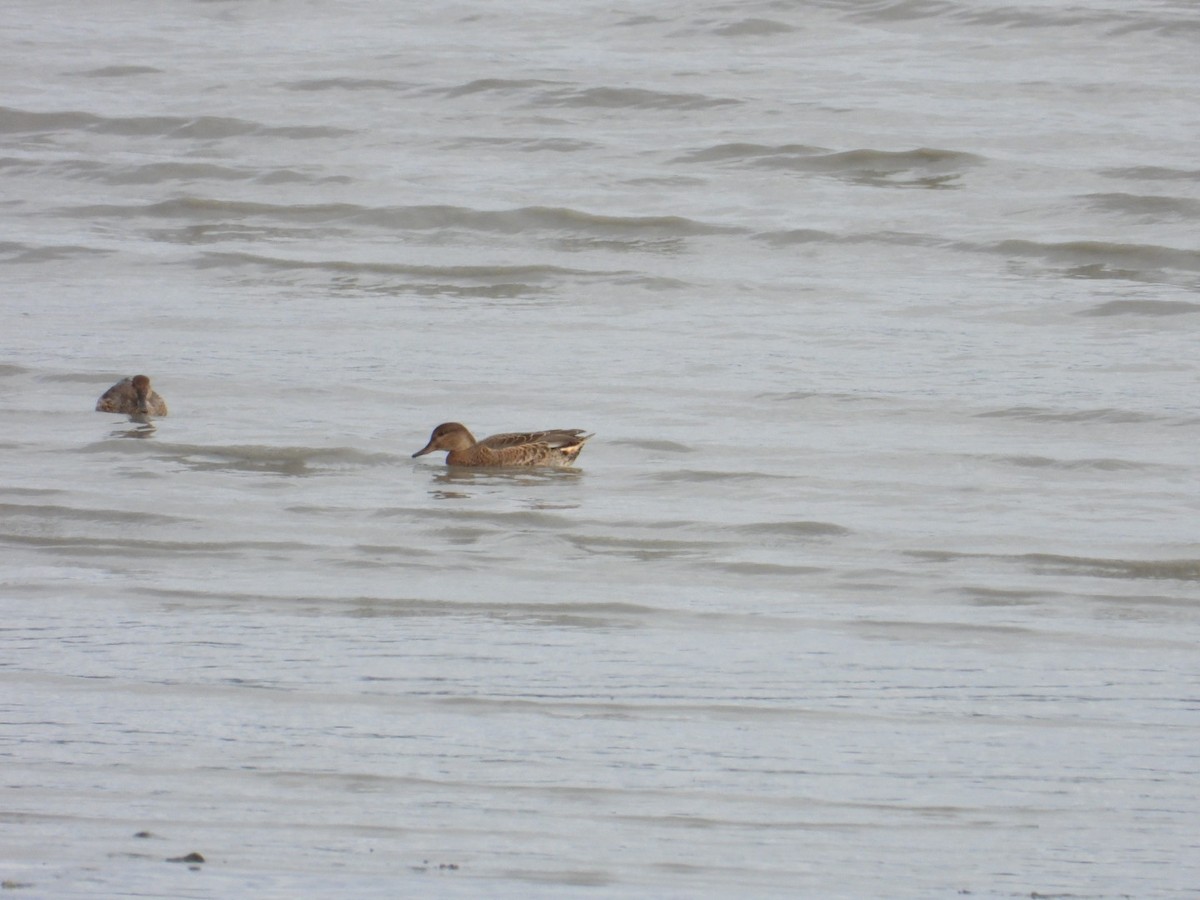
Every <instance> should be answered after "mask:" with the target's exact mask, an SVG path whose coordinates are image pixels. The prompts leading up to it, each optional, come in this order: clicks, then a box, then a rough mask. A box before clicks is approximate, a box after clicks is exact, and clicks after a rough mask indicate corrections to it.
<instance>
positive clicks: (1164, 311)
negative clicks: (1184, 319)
mask: <svg viewBox="0 0 1200 900" xmlns="http://www.w3.org/2000/svg"><path fill="white" fill-rule="evenodd" d="M1198 312H1200V303H1188V302H1186V301H1184V300H1110V301H1108V302H1107V303H1101V304H1100V305H1099V306H1093V307H1090V308H1089V309H1085V310H1083V311H1082V312H1079V313H1077V315H1080V316H1182V315H1188V314H1190V313H1198Z"/></svg>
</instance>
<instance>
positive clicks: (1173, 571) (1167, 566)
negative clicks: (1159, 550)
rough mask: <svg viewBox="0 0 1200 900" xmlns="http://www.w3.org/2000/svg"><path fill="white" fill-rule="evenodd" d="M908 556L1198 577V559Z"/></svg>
mask: <svg viewBox="0 0 1200 900" xmlns="http://www.w3.org/2000/svg"><path fill="white" fill-rule="evenodd" d="M906 553H907V555H908V556H912V557H915V558H918V559H927V560H931V561H933V562H956V561H958V560H971V559H995V560H1004V561H1007V562H1014V563H1019V564H1023V565H1028V566H1032V567H1035V568H1038V569H1042V570H1046V571H1050V572H1051V573H1056V574H1067V575H1085V576H1092V577H1096V578H1121V579H1148V580H1167V581H1200V559H1106V558H1103V557H1089V556H1067V555H1060V554H1055V553H1021V554H1001V553H958V552H955V551H948V550H909V551H906Z"/></svg>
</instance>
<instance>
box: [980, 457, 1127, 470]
mask: <svg viewBox="0 0 1200 900" xmlns="http://www.w3.org/2000/svg"><path fill="white" fill-rule="evenodd" d="M987 458H988V459H991V460H992V461H993V462H998V463H1002V464H1004V465H1010V466H1019V467H1021V468H1029V469H1062V470H1064V471H1098V472H1123V471H1128V470H1131V469H1147V468H1150V466H1148V465H1146V464H1145V463H1136V462H1130V461H1129V460H1125V459H1104V458H1099V459H1051V458H1050V457H1046V456H990V457H987Z"/></svg>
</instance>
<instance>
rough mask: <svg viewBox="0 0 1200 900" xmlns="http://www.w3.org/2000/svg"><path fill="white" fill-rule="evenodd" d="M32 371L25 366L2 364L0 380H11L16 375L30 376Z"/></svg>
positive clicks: (0, 366) (0, 364)
mask: <svg viewBox="0 0 1200 900" xmlns="http://www.w3.org/2000/svg"><path fill="white" fill-rule="evenodd" d="M31 371H32V369H26V368H25V367H23V366H14V365H10V364H9V363H0V378H11V377H12V376H14V375H28V374H29V373H30V372H31Z"/></svg>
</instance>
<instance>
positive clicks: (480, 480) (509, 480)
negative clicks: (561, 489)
mask: <svg viewBox="0 0 1200 900" xmlns="http://www.w3.org/2000/svg"><path fill="white" fill-rule="evenodd" d="M582 475H583V470H582V469H577V468H571V467H567V466H563V467H551V466H547V467H544V468H530V469H483V468H481V469H472V468H467V467H464V466H455V467H453V468H451V467H447V468H445V469H444V470H442V471H438V472H436V473H435V474H434V476H433V481H434V483H435V484H440V485H445V486H447V487H446V488H441V489H438V490H432V491H430V492H429V493H430V496H432V497H434V498H435V499H437V500H463V499H467V498H469V497H471V496H473V494H472V493H471V492H469V491H465V490H451V489H448V488H460V489H462V488H468V487H478V488H484V487H496V486H500V485H516V486H520V487H528V486H530V485H542V484H556V483H560V484H561V483H562V482H564V481H567V482H571V483H577V482H578V481H579V479H580V478H581V477H582Z"/></svg>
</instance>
